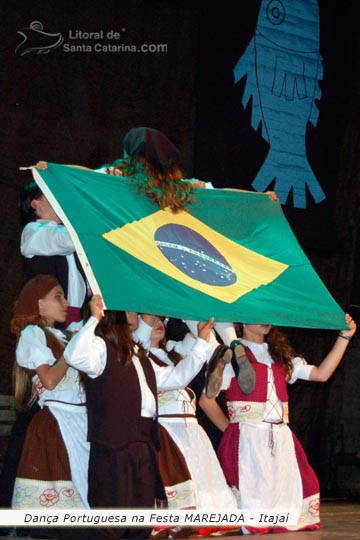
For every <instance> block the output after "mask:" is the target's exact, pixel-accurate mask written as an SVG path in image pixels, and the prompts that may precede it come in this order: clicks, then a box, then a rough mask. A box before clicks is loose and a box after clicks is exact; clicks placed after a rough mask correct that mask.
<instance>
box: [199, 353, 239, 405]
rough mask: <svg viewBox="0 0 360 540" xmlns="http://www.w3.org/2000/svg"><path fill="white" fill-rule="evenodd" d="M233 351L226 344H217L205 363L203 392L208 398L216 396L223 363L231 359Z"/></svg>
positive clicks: (219, 386)
mask: <svg viewBox="0 0 360 540" xmlns="http://www.w3.org/2000/svg"><path fill="white" fill-rule="evenodd" d="M232 356H233V352H232V350H231V349H230V347H227V346H226V345H219V346H218V347H217V348H216V349H215V352H214V354H213V355H212V357H211V358H210V360H209V361H208V364H207V369H206V376H205V393H206V396H207V397H208V398H212V397H216V396H217V394H218V392H219V390H220V388H221V385H222V378H223V372H224V367H225V364H229V363H230V362H231V360H232Z"/></svg>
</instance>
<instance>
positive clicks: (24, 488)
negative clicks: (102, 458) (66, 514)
mask: <svg viewBox="0 0 360 540" xmlns="http://www.w3.org/2000/svg"><path fill="white" fill-rule="evenodd" d="M12 507H13V508H14V509H22V508H44V507H45V508H54V509H57V508H59V509H60V508H84V503H83V502H82V500H81V497H80V495H79V493H78V491H77V489H76V488H75V486H74V484H73V482H72V480H71V469H70V463H69V457H68V453H67V450H66V446H65V443H64V441H63V439H62V436H61V432H60V429H59V426H58V423H57V421H56V419H55V417H54V416H53V415H52V413H51V412H50V410H49V409H48V408H47V407H44V408H43V409H41V410H40V411H38V412H37V413H36V414H35V416H34V417H33V419H32V420H31V422H30V424H29V427H28V430H27V433H26V438H25V442H24V447H23V450H22V454H21V459H20V463H19V467H18V471H17V474H16V480H15V487H14V493H13V499H12Z"/></svg>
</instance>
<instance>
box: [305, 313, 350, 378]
mask: <svg viewBox="0 0 360 540" xmlns="http://www.w3.org/2000/svg"><path fill="white" fill-rule="evenodd" d="M345 320H346V324H347V326H348V330H341V331H340V332H339V336H338V338H337V340H336V341H335V343H334V346H333V348H332V349H331V351H330V352H329V353H328V354H327V355H326V356H325V358H324V359H323V361H322V362H321V364H320V365H319V366H313V367H312V369H311V371H310V376H309V380H310V381H317V382H325V381H327V380H328V379H329V377H331V375H332V374H333V373H334V371H335V369H336V368H337V367H338V365H339V364H340V362H341V359H342V357H343V356H344V353H345V351H346V349H347V347H348V345H349V343H350V340H351V338H352V336H353V335H354V334H355V332H356V323H355V321H354V320H353V319H352V317H351V316H350V315H349V314H346V316H345Z"/></svg>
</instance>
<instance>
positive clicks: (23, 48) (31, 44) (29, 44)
mask: <svg viewBox="0 0 360 540" xmlns="http://www.w3.org/2000/svg"><path fill="white" fill-rule="evenodd" d="M43 28H44V26H43V24H42V23H41V22H40V21H33V22H32V23H30V25H29V26H26V27H23V28H20V29H19V30H17V33H18V34H20V36H22V37H23V38H24V39H23V41H22V42H21V43H19V45H18V46H17V47H16V49H15V54H16V55H17V56H24V55H25V54H28V53H31V52H35V53H36V54H47V53H48V52H49V51H50V50H52V49H56V48H57V47H60V45H61V44H62V43H63V42H64V38H63V36H62V34H61V33H60V32H58V33H56V34H51V33H49V32H44V30H43Z"/></svg>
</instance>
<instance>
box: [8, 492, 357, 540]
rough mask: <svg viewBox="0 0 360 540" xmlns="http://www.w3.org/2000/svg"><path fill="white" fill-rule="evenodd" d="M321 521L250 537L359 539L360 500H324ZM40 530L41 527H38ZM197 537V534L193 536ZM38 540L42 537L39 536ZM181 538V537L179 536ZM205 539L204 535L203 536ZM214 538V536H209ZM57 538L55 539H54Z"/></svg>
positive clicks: (255, 539) (257, 539) (274, 539)
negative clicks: (316, 524) (312, 526)
mask: <svg viewBox="0 0 360 540" xmlns="http://www.w3.org/2000/svg"><path fill="white" fill-rule="evenodd" d="M321 522H322V525H323V528H322V529H319V530H317V531H311V532H310V531H304V532H292V533H284V534H271V535H264V534H254V535H249V536H248V538H251V539H252V540H264V539H265V538H269V540H359V539H360V501H356V502H348V501H342V500H340V501H339V500H336V501H335V500H323V501H322V502H321ZM38 530H39V529H38ZM49 532H50V529H46V533H45V530H44V533H45V534H44V539H45V538H46V539H49ZM191 537H192V538H196V536H195V535H194V536H191ZM240 537H241V538H246V536H244V535H239V534H234V535H231V536H228V535H227V536H226V537H224V536H223V537H219V536H218V537H217V538H229V539H233V540H235V539H236V538H240ZM0 538H1V539H6V538H8V539H12V540H14V539H15V538H22V540H30V539H31V538H32V537H31V536H26V537H24V536H21V537H19V536H17V535H16V532H15V531H14V532H12V533H10V534H9V535H7V536H3V535H1V536H0ZM37 538H38V540H40V538H41V537H39V536H37ZM178 538H180V537H178ZM202 538H203V539H204V537H202ZM208 538H209V539H211V540H214V537H208ZM54 540H55V539H54Z"/></svg>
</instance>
